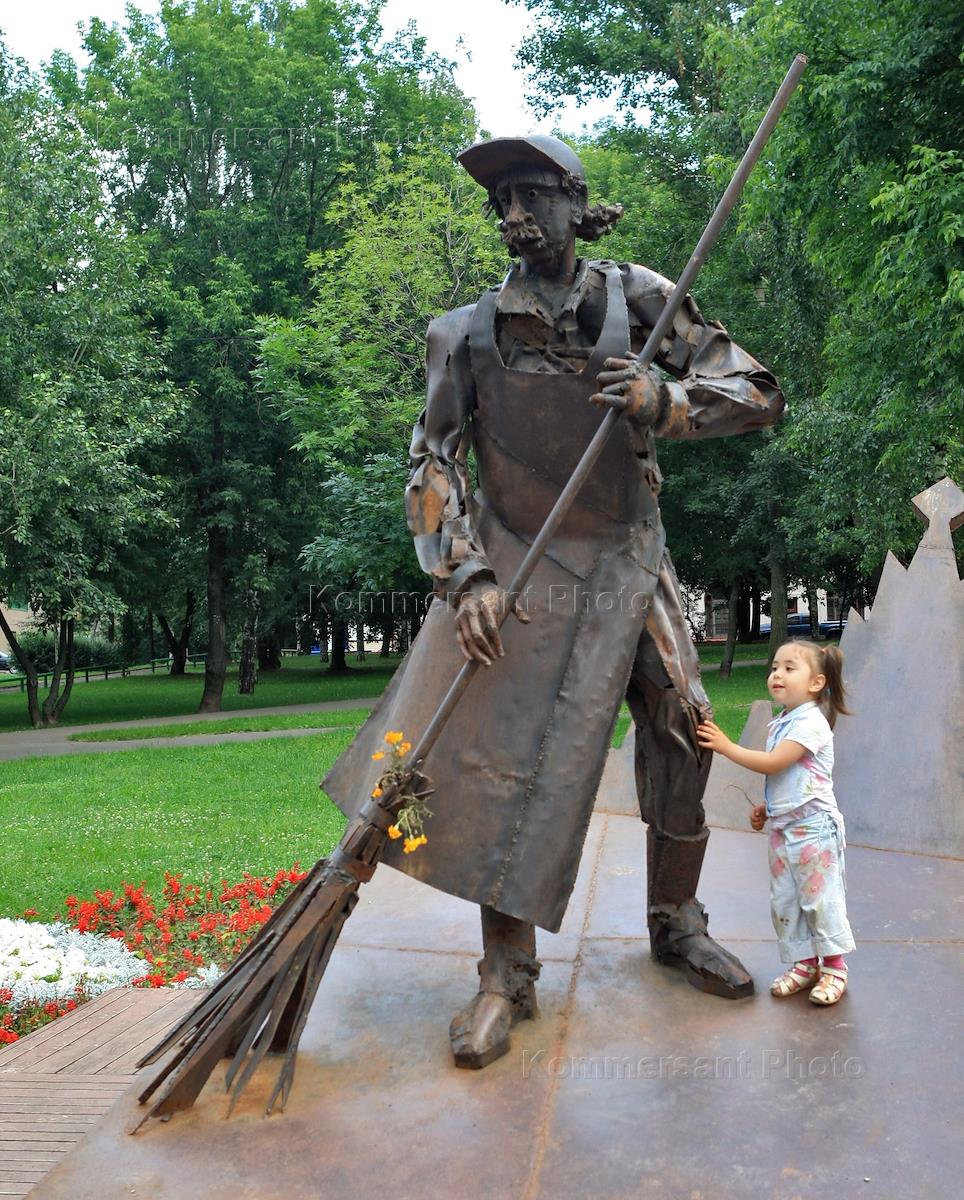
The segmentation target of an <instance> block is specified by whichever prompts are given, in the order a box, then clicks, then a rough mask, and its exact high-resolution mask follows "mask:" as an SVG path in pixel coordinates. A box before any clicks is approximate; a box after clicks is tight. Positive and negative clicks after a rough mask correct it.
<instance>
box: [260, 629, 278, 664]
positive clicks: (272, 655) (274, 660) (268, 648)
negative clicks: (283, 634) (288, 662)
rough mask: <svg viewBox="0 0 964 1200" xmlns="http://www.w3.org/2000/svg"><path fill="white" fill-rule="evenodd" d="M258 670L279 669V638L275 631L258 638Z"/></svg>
mask: <svg viewBox="0 0 964 1200" xmlns="http://www.w3.org/2000/svg"><path fill="white" fill-rule="evenodd" d="M258 670H259V671H280V670H281V638H280V637H279V636H278V634H277V633H269V634H267V636H265V637H260V638H258Z"/></svg>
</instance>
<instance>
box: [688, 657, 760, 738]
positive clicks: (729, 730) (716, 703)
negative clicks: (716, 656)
mask: <svg viewBox="0 0 964 1200" xmlns="http://www.w3.org/2000/svg"><path fill="white" fill-rule="evenodd" d="M766 679H767V669H766V667H762V666H761V667H740V668H739V669H735V670H734V671H733V674H732V675H731V676H730V678H729V679H720V677H719V675H718V674H717V673H716V671H707V672H706V673H705V674H704V676H703V686H704V687H705V688H706V693H707V695H708V696H709V698H710V703H711V704H712V705H713V712H714V719H715V721H716V723H717V725H719V727H720V728H721V729H722V730H723V732H724V733H725V734H727V735H728V736H729V737H731V738H732V739H733V740H734V741H737V740H738V739H739V736H740V734H741V733H742V732H743V726H744V725H745V724H746V719H747V716H748V715H749V712H750V705H751V704H752V703H753V701H754V700H766V699H767V698H768V697H767V687H766Z"/></svg>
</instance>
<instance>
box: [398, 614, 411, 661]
mask: <svg viewBox="0 0 964 1200" xmlns="http://www.w3.org/2000/svg"><path fill="white" fill-rule="evenodd" d="M408 646H409V641H408V619H407V618H406V617H402V619H401V620H400V621H399V623H398V649H399V653H400V654H407V653H408Z"/></svg>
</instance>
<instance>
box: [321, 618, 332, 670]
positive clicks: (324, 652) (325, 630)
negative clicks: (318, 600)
mask: <svg viewBox="0 0 964 1200" xmlns="http://www.w3.org/2000/svg"><path fill="white" fill-rule="evenodd" d="M330 630H331V622H330V621H329V620H328V614H327V613H322V614H321V621H320V622H319V625H318V657H319V659H320V660H321V661H322V662H327V661H328V636H329V632H330Z"/></svg>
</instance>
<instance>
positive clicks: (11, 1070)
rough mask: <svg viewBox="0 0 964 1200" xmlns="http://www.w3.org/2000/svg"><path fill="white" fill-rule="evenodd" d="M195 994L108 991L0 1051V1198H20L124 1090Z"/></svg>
mask: <svg viewBox="0 0 964 1200" xmlns="http://www.w3.org/2000/svg"><path fill="white" fill-rule="evenodd" d="M197 999H198V993H197V992H195V991H185V990H180V989H173V988H150V989H147V988H115V989H114V990H113V991H110V992H105V993H104V995H102V996H99V997H98V998H97V999H96V1000H92V1001H91V1002H90V1003H89V1004H85V1005H83V1006H81V1007H80V1008H78V1009H77V1010H76V1011H75V1012H72V1013H70V1014H69V1015H68V1016H66V1017H58V1018H57V1020H56V1021H51V1023H50V1024H49V1025H45V1026H44V1027H43V1029H38V1030H37V1032H36V1033H32V1034H30V1035H29V1037H25V1038H22V1039H21V1040H20V1041H19V1042H15V1043H14V1044H13V1045H12V1046H8V1047H6V1048H5V1049H3V1050H0V1197H2V1196H26V1195H27V1194H28V1192H29V1191H30V1190H31V1188H32V1187H33V1186H34V1184H36V1183H39V1181H40V1180H41V1179H42V1178H43V1177H44V1175H46V1173H47V1172H48V1171H49V1170H50V1169H51V1168H52V1167H54V1166H55V1165H56V1164H57V1162H59V1160H60V1159H61V1158H62V1157H63V1156H64V1155H65V1154H66V1153H67V1152H68V1151H69V1150H71V1149H72V1148H73V1147H74V1146H75V1145H76V1144H77V1142H79V1141H80V1140H81V1138H83V1136H84V1135H85V1134H86V1133H87V1132H88V1131H89V1130H90V1129H91V1128H92V1127H93V1126H94V1125H95V1124H96V1123H97V1122H98V1121H99V1120H100V1118H101V1117H102V1116H103V1115H104V1113H106V1112H107V1110H108V1109H109V1108H110V1107H111V1105H113V1103H114V1101H115V1100H116V1099H117V1097H118V1096H119V1095H120V1094H121V1092H123V1091H125V1090H126V1089H127V1088H128V1087H129V1086H130V1084H131V1081H132V1080H133V1078H134V1075H135V1074H136V1072H135V1070H134V1064H135V1063H136V1062H137V1060H138V1058H139V1057H140V1056H141V1055H142V1054H143V1053H144V1052H145V1051H146V1050H148V1049H149V1048H150V1047H151V1046H152V1045H153V1044H154V1043H155V1042H156V1041H158V1040H159V1039H160V1037H161V1036H162V1034H163V1033H164V1032H165V1031H166V1030H167V1029H169V1028H170V1027H171V1025H173V1024H174V1022H175V1021H176V1020H177V1019H178V1017H180V1016H181V1014H182V1013H183V1012H185V1011H186V1010H187V1009H188V1008H190V1007H191V1005H192V1004H194V1003H196V1001H197Z"/></svg>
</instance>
